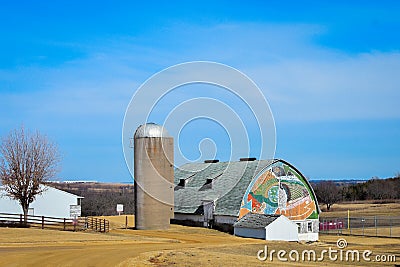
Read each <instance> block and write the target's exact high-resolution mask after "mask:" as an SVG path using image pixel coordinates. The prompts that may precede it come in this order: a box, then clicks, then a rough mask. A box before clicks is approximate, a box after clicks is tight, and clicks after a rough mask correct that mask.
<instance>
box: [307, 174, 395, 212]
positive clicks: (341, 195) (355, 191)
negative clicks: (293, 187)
mask: <svg viewBox="0 0 400 267" xmlns="http://www.w3.org/2000/svg"><path fill="white" fill-rule="evenodd" d="M312 184H313V188H314V191H315V194H316V195H317V199H318V201H319V203H321V204H324V205H326V209H327V210H328V211H329V210H330V208H331V206H332V205H333V204H335V203H338V202H342V201H357V200H378V201H387V200H395V199H400V174H398V175H397V176H396V177H394V178H387V179H379V178H378V177H373V178H372V179H370V180H368V181H365V182H359V183H354V184H348V183H343V182H335V181H331V180H327V181H319V182H313V183H312Z"/></svg>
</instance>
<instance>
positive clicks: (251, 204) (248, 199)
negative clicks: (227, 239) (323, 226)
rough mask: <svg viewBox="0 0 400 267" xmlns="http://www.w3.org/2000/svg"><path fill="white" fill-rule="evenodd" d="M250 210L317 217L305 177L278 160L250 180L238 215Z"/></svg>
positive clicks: (290, 217) (311, 192) (299, 217)
mask: <svg viewBox="0 0 400 267" xmlns="http://www.w3.org/2000/svg"><path fill="white" fill-rule="evenodd" d="M249 212H253V213H259V214H283V215H285V216H286V217H288V218H289V219H291V220H304V219H318V210H317V202H316V200H315V195H314V193H313V191H312V189H311V188H310V185H309V184H308V183H307V182H306V181H305V178H304V177H303V176H302V175H300V174H299V173H298V172H297V171H296V170H295V169H294V168H292V167H291V166H289V165H288V164H286V163H284V162H281V161H277V162H275V163H274V164H272V165H271V166H270V167H268V168H267V170H265V171H264V172H262V173H261V174H260V175H259V176H257V177H256V178H255V179H253V181H252V182H251V183H250V185H249V187H248V188H247V190H246V193H245V194H244V197H243V200H242V205H241V208H240V213H239V219H240V218H241V217H243V216H244V215H246V214H247V213H249Z"/></svg>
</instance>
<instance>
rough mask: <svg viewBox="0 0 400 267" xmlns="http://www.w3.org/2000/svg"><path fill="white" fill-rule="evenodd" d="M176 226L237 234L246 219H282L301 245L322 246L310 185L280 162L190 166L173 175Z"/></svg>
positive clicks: (215, 162)
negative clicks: (317, 243)
mask: <svg viewBox="0 0 400 267" xmlns="http://www.w3.org/2000/svg"><path fill="white" fill-rule="evenodd" d="M174 183H175V188H174V203H175V205H174V211H175V217H174V220H173V221H174V222H175V223H179V224H185V225H196V226H203V227H212V228H216V229H220V230H223V231H229V232H233V231H234V224H235V223H236V222H238V221H239V220H240V219H241V218H242V217H244V216H245V215H246V214H248V213H256V214H264V215H284V216H285V217H287V218H288V219H290V220H291V221H292V222H294V223H296V224H297V229H298V239H299V240H307V241H315V240H318V224H319V213H320V210H319V208H318V203H317V199H316V196H315V194H314V191H313V189H312V187H311V185H310V183H309V182H308V181H307V179H306V178H305V177H304V176H303V175H302V174H301V173H300V172H299V171H298V170H297V169H296V168H295V167H294V166H293V165H291V164H289V163H288V162H286V161H284V160H282V159H271V160H256V159H255V158H242V159H240V160H239V161H230V162H219V161H218V160H207V161H205V162H203V163H188V164H185V165H183V166H181V167H180V168H179V169H176V170H175V177H174Z"/></svg>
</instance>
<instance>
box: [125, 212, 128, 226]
mask: <svg viewBox="0 0 400 267" xmlns="http://www.w3.org/2000/svg"><path fill="white" fill-rule="evenodd" d="M127 228H128V215H127V216H125V229H127Z"/></svg>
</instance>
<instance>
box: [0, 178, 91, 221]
mask: <svg viewBox="0 0 400 267" xmlns="http://www.w3.org/2000/svg"><path fill="white" fill-rule="evenodd" d="M42 186H44V187H45V188H46V190H45V191H44V192H43V193H42V194H41V195H38V196H36V199H35V200H34V201H33V202H32V203H31V204H30V205H29V210H28V215H35V216H46V217H58V218H70V217H73V216H71V215H75V214H78V215H79V216H80V210H81V201H82V199H83V197H80V196H77V195H74V194H71V193H68V192H65V191H62V190H59V189H56V188H54V187H51V186H47V185H42ZM71 212H72V213H73V214H71ZM0 213H14V214H22V213H23V211H22V208H21V206H20V205H19V203H18V201H16V200H13V199H11V198H9V197H8V196H7V195H6V192H5V191H4V188H2V187H0Z"/></svg>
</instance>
